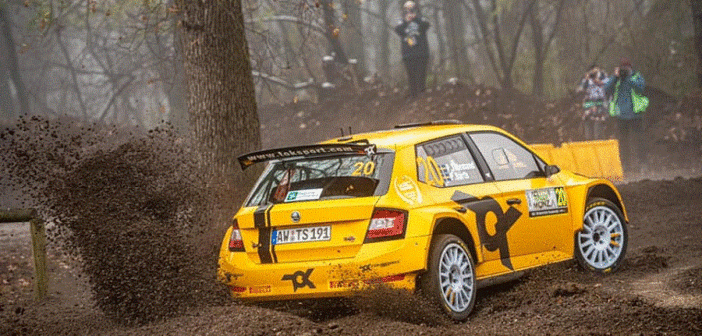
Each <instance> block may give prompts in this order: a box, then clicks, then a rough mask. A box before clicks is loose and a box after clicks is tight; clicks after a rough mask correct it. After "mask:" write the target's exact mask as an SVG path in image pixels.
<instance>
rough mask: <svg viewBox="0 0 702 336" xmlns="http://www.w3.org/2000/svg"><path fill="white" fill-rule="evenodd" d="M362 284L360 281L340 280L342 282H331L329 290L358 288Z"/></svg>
mask: <svg viewBox="0 0 702 336" xmlns="http://www.w3.org/2000/svg"><path fill="white" fill-rule="evenodd" d="M359 285H360V282H359V281H358V280H340V281H329V288H330V289H336V288H358V287H359Z"/></svg>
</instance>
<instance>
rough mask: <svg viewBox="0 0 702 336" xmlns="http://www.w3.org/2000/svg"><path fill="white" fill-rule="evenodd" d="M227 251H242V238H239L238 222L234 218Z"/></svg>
mask: <svg viewBox="0 0 702 336" xmlns="http://www.w3.org/2000/svg"><path fill="white" fill-rule="evenodd" d="M229 252H244V240H242V239H241V230H239V224H238V223H237V222H236V219H235V220H234V223H232V235H231V237H230V238H229Z"/></svg>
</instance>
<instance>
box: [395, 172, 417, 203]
mask: <svg viewBox="0 0 702 336" xmlns="http://www.w3.org/2000/svg"><path fill="white" fill-rule="evenodd" d="M395 192H397V195H398V196H400V198H401V199H402V200H403V201H405V203H407V204H409V205H415V204H421V203H422V193H421V192H420V191H419V186H417V183H415V182H414V180H412V178H411V177H409V176H407V175H402V176H400V177H398V178H396V179H395Z"/></svg>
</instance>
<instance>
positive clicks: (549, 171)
mask: <svg viewBox="0 0 702 336" xmlns="http://www.w3.org/2000/svg"><path fill="white" fill-rule="evenodd" d="M544 170H545V171H546V177H547V178H548V177H551V175H555V174H558V173H559V172H560V171H561V168H558V166H556V165H546V167H544Z"/></svg>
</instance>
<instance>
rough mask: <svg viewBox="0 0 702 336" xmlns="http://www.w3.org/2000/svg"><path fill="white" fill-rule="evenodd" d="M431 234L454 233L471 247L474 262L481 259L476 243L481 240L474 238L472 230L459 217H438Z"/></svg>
mask: <svg viewBox="0 0 702 336" xmlns="http://www.w3.org/2000/svg"><path fill="white" fill-rule="evenodd" d="M431 234H432V236H436V235H439V234H452V235H455V236H457V237H458V238H460V239H461V240H462V241H463V242H464V243H465V244H466V246H468V249H470V253H471V255H472V256H473V262H475V263H476V264H477V263H478V260H480V258H479V255H478V251H477V249H476V244H479V242H477V241H476V240H475V239H474V237H473V234H471V232H470V230H468V228H467V227H466V225H465V224H464V223H463V222H462V221H460V220H459V219H458V218H454V217H444V218H439V219H437V220H436V224H435V225H434V230H433V231H432V233H431Z"/></svg>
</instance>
